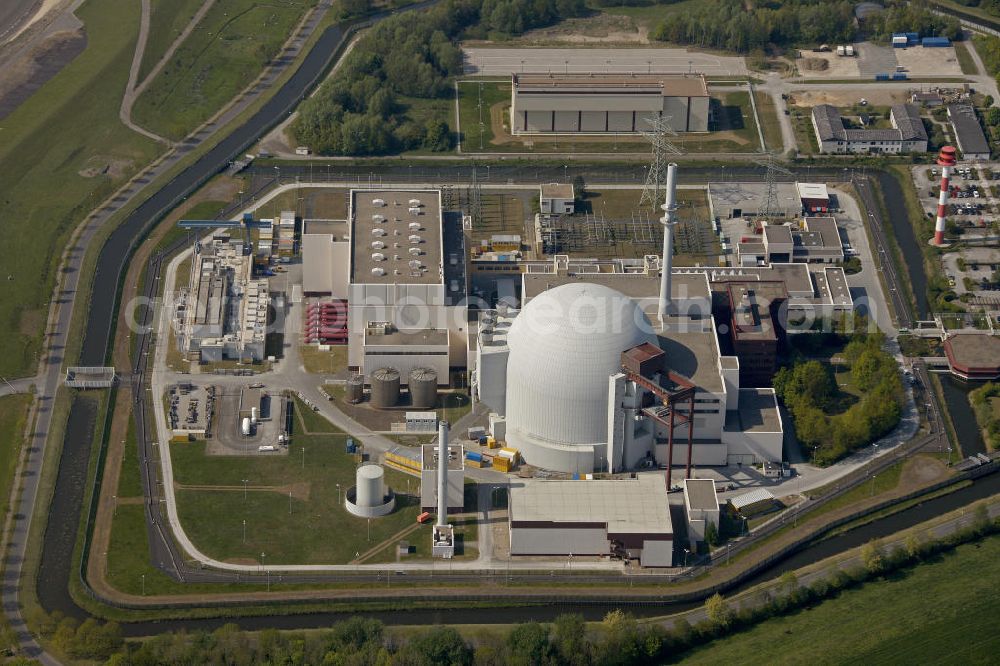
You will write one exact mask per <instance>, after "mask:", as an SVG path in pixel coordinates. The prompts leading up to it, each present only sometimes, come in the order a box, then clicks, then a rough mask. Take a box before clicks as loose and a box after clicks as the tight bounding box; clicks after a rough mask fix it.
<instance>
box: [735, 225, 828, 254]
mask: <svg viewBox="0 0 1000 666" xmlns="http://www.w3.org/2000/svg"><path fill="white" fill-rule="evenodd" d="M736 252H737V260H738V263H739V264H740V265H741V266H758V265H760V264H786V263H789V262H801V263H806V264H833V263H837V262H839V261H843V260H844V243H843V240H841V237H840V231H839V230H838V228H837V220H835V219H834V218H832V217H807V218H805V219H803V220H802V227H801V228H797V227H794V226H790V225H785V224H765V225H764V226H763V233H762V234H761V235H760V236H750V237H749V238H748V239H747V240H741V241H740V242H738V243H737V244H736Z"/></svg>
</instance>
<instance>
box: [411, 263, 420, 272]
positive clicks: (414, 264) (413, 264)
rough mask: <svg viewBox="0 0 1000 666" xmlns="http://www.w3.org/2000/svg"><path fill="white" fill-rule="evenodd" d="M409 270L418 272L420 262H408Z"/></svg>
mask: <svg viewBox="0 0 1000 666" xmlns="http://www.w3.org/2000/svg"><path fill="white" fill-rule="evenodd" d="M410 268H412V269H413V270H415V271H418V270H420V262H419V261H411V262H410Z"/></svg>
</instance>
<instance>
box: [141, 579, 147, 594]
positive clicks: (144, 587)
mask: <svg viewBox="0 0 1000 666" xmlns="http://www.w3.org/2000/svg"><path fill="white" fill-rule="evenodd" d="M142 596H146V574H142Z"/></svg>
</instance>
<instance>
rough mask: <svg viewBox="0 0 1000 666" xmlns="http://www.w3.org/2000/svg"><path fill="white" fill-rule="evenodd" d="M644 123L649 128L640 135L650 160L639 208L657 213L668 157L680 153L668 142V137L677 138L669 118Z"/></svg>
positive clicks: (664, 117)
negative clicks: (648, 146)
mask: <svg viewBox="0 0 1000 666" xmlns="http://www.w3.org/2000/svg"><path fill="white" fill-rule="evenodd" d="M646 122H647V123H649V124H650V125H651V127H650V129H648V130H644V131H643V132H642V135H643V136H644V137H646V140H648V141H649V143H650V160H649V170H648V171H647V172H646V184H645V185H644V186H643V188H642V196H641V197H640V198H639V207H640V208H642V207H643V206H644V205H645V206H649V207H650V208H651V209H653V210H654V211H658V210H659V206H660V202H662V201H663V197H664V194H665V192H666V186H667V164H668V163H669V161H670V160H669V156H671V155H680V154H681V151H680V149H679V148H678V147H677V146H675V145H674V144H673V143H672V142H671V141H670V137H675V136H677V132H675V131H674V130H673V129H671V127H670V116H657V117H655V118H646Z"/></svg>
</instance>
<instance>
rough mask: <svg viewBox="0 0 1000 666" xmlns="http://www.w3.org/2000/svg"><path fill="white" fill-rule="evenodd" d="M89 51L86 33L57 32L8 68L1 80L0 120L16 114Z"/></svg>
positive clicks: (79, 31) (6, 67)
mask: <svg viewBox="0 0 1000 666" xmlns="http://www.w3.org/2000/svg"><path fill="white" fill-rule="evenodd" d="M85 48H87V36H86V35H85V34H84V32H83V31H82V30H76V31H71V32H57V33H55V34H53V35H52V36H50V37H48V38H47V39H46V40H45V41H44V42H42V43H41V44H39V45H38V46H37V47H35V48H34V49H32V50H31V52H29V53H28V54H27V55H25V56H23V57H22V58H20V59H19V60H17V61H15V62H13V63H10V64H9V65H7V66H5V67H4V68H3V75H2V76H0V119H2V118H5V117H7V116H8V115H10V114H11V113H13V112H14V110H15V109H16V108H17V107H19V106H20V105H21V103H22V102H24V101H25V100H26V99H28V98H29V97H31V96H32V95H33V94H34V93H35V91H36V90H38V89H39V88H41V87H42V86H43V85H45V84H46V83H47V82H48V81H49V80H50V79H51V78H52V77H54V76H55V75H56V74H58V73H59V72H60V71H61V70H62V68H63V67H65V66H66V65H67V64H69V63H70V62H72V61H73V59H74V58H76V57H77V56H78V55H80V54H81V53H83V50H84V49H85Z"/></svg>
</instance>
